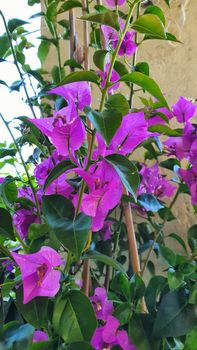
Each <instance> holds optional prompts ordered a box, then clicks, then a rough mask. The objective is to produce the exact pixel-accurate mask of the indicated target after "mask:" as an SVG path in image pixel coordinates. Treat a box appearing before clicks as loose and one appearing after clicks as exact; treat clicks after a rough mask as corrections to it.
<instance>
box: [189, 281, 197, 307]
mask: <svg viewBox="0 0 197 350" xmlns="http://www.w3.org/2000/svg"><path fill="white" fill-rule="evenodd" d="M189 304H194V305H196V304H197V285H194V286H193V287H192V288H191V290H190V295H189Z"/></svg>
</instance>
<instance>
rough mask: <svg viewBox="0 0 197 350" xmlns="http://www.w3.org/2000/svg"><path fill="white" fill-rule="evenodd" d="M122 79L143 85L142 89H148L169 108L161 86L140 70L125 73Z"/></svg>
mask: <svg viewBox="0 0 197 350" xmlns="http://www.w3.org/2000/svg"><path fill="white" fill-rule="evenodd" d="M120 81H128V82H130V83H133V84H136V85H138V86H140V87H142V89H144V90H146V91H148V92H149V93H150V94H151V95H152V96H154V97H155V98H156V99H157V100H158V101H160V102H161V103H162V104H163V106H165V107H167V108H169V107H168V104H167V102H166V99H165V98H164V96H163V94H162V92H161V90H160V87H159V86H158V85H157V83H156V82H155V81H154V80H153V79H151V78H149V77H148V76H147V75H145V74H143V73H140V72H133V73H128V74H126V75H123V76H122V77H121V79H120Z"/></svg>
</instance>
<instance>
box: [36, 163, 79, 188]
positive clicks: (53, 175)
mask: <svg viewBox="0 0 197 350" xmlns="http://www.w3.org/2000/svg"><path fill="white" fill-rule="evenodd" d="M74 167H75V166H74V165H72V163H71V162H70V161H69V160H63V161H62V162H60V163H58V164H57V165H56V166H55V167H54V168H53V169H52V170H51V172H50V173H49V175H48V176H47V178H46V180H45V183H44V187H43V189H44V190H46V188H47V187H48V186H49V185H50V184H51V183H52V182H53V181H54V180H56V179H57V178H58V177H59V176H60V175H62V174H63V173H65V172H66V171H67V170H69V169H72V168H74Z"/></svg>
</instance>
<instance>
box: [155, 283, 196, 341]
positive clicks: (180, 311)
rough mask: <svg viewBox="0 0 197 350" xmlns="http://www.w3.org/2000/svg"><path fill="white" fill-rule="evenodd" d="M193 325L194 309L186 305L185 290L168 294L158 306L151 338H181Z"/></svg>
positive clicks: (194, 318)
mask: <svg viewBox="0 0 197 350" xmlns="http://www.w3.org/2000/svg"><path fill="white" fill-rule="evenodd" d="M195 325H196V317H195V311H194V307H193V306H190V305H188V304H187V295H186V293H185V290H183V289H181V290H179V291H174V292H170V293H167V294H165V295H164V296H163V298H162V300H161V303H160V304H159V307H158V312H157V316H156V319H155V322H154V327H153V333H152V337H153V338H161V337H181V336H183V335H185V334H187V333H188V332H189V331H190V330H191V329H192V328H193V327H194V326H195Z"/></svg>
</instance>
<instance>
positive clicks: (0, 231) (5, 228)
mask: <svg viewBox="0 0 197 350" xmlns="http://www.w3.org/2000/svg"><path fill="white" fill-rule="evenodd" d="M0 235H2V236H3V237H5V238H9V239H12V240H14V231H13V226H12V217H11V215H10V213H9V212H8V211H7V210H6V209H4V208H0Z"/></svg>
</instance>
